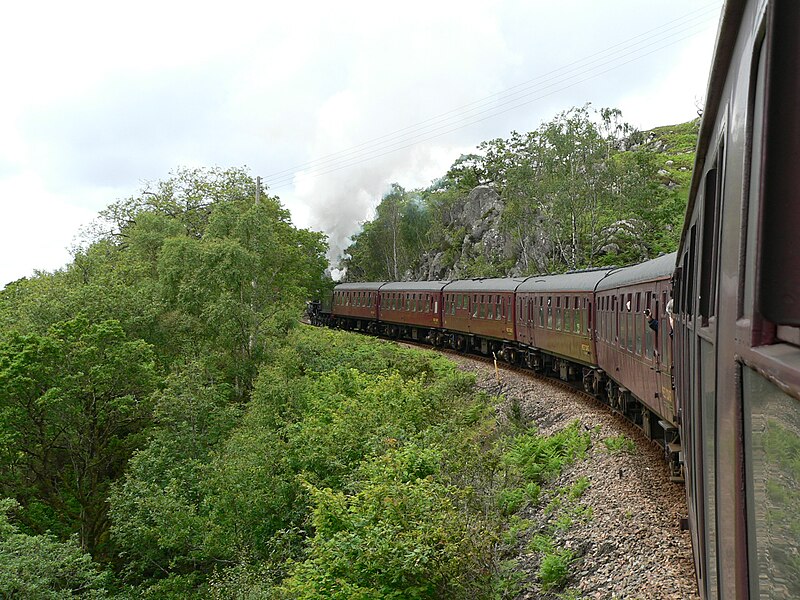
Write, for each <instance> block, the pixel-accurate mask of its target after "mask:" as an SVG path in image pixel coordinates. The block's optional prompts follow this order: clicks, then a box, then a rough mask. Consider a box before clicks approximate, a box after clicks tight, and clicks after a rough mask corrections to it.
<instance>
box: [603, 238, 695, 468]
mask: <svg viewBox="0 0 800 600" xmlns="http://www.w3.org/2000/svg"><path fill="white" fill-rule="evenodd" d="M675 258H676V254H675V253H672V254H667V255H664V256H661V257H659V258H656V259H654V260H650V261H647V262H644V263H642V264H639V265H635V266H632V267H625V268H622V269H616V270H614V271H612V272H611V273H609V274H608V276H607V277H606V278H605V279H603V280H602V281H600V282H599V283H598V285H597V288H596V291H595V302H596V320H597V324H596V327H595V331H596V338H597V339H596V345H597V365H598V367H599V371H598V374H599V375H600V376H601V380H602V381H604V382H605V386H606V395H607V397H608V401H609V403H610V404H611V406H612V407H613V408H614V409H616V410H618V411H620V412H622V413H623V414H625V415H627V416H628V417H629V418H630V419H631V420H633V421H634V423H636V424H637V425H639V426H640V427H641V428H642V430H643V431H644V433H645V435H647V437H648V438H650V439H653V440H656V441H657V442H659V443H660V444H661V445H662V447H664V448H665V450H669V451H670V452H671V458H672V464H673V466H674V469H675V472H674V473H673V475H674V476H675V477H676V478H677V477H679V474H680V469H679V467H678V466H677V465H678V460H679V457H678V453H679V452H680V446H678V445H677V443H675V441H674V440H675V439H676V438H677V433H678V430H677V422H678V417H677V414H678V413H677V407H676V405H675V399H674V396H673V391H672V338H671V336H670V332H671V330H672V326H671V324H670V319H669V315H668V314H667V304H668V303H669V300H670V298H671V288H672V273H673V271H674V270H675ZM647 313H649V314H650V317H649V318H648V316H647ZM652 319H655V322H654V326H655V327H656V328H657V329H656V330H654V329H653V327H651V326H650V325H649V321H651V320H652ZM605 376H607V377H605ZM670 444H671V445H670Z"/></svg>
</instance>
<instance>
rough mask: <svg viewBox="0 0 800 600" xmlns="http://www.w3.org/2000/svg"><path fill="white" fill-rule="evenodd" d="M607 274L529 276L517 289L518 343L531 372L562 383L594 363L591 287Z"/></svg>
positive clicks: (578, 374)
mask: <svg viewBox="0 0 800 600" xmlns="http://www.w3.org/2000/svg"><path fill="white" fill-rule="evenodd" d="M606 273H608V269H604V270H596V271H583V272H579V273H566V274H564V275H544V276H537V277H530V278H529V279H528V280H526V281H525V282H524V283H523V284H521V285H520V286H519V287H518V288H517V310H516V313H517V341H518V342H519V344H520V347H521V348H522V349H523V351H524V352H525V356H524V362H525V363H526V364H527V365H528V366H529V367H531V368H533V369H535V370H537V371H541V370H544V369H547V370H550V371H553V372H555V373H558V374H559V377H560V378H561V379H563V380H565V381H568V380H574V379H577V378H578V377H582V376H583V375H584V369H583V368H582V366H593V365H595V364H596V359H595V349H594V340H593V335H592V319H593V304H594V288H595V285H597V282H598V281H600V280H601V279H602V278H603V277H605V275H606Z"/></svg>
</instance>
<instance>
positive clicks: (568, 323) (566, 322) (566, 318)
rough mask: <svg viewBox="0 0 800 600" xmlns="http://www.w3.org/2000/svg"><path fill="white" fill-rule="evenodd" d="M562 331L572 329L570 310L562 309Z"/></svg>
mask: <svg viewBox="0 0 800 600" xmlns="http://www.w3.org/2000/svg"><path fill="white" fill-rule="evenodd" d="M564 331H572V310H570V309H569V308H565V309H564Z"/></svg>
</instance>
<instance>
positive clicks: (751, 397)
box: [742, 367, 800, 599]
mask: <svg viewBox="0 0 800 600" xmlns="http://www.w3.org/2000/svg"><path fill="white" fill-rule="evenodd" d="M743 384H744V385H743V390H742V391H743V394H744V413H745V440H746V442H745V448H746V454H745V461H746V463H747V464H746V467H745V473H746V487H747V506H748V507H749V515H748V527H747V530H748V533H749V535H750V544H748V545H749V546H751V547H753V548H754V549H755V554H754V560H753V562H755V563H756V564H753V565H751V568H752V573H753V574H754V576H753V577H751V579H750V580H751V582H752V585H753V586H754V587H756V588H757V589H756V590H754V592H753V593H752V594H751V597H752V598H770V599H772V598H800V566H799V565H798V558H797V536H798V531H800V500H798V494H797V490H798V487H800V461H799V460H798V456H800V403H798V401H797V400H796V399H794V398H792V397H790V396H788V395H787V394H786V393H784V392H783V391H782V390H781V389H780V388H778V386H776V385H775V384H774V383H772V382H770V381H768V380H766V379H764V378H763V377H762V376H761V375H759V374H758V373H756V372H755V371H753V370H751V369H749V368H747V367H744V368H743Z"/></svg>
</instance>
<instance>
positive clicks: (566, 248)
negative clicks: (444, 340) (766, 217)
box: [342, 107, 699, 281]
mask: <svg viewBox="0 0 800 600" xmlns="http://www.w3.org/2000/svg"><path fill="white" fill-rule="evenodd" d="M620 119H621V115H620V114H618V111H616V112H615V111H599V112H597V113H592V112H591V111H589V109H588V108H586V107H584V108H581V109H572V110H570V111H567V112H565V113H562V114H561V115H559V116H558V117H556V118H555V119H554V120H553V121H551V122H549V123H545V124H543V125H542V126H541V127H540V128H539V129H538V130H536V131H533V132H529V133H527V134H524V135H522V134H513V135H512V137H511V138H510V139H508V140H501V139H498V140H492V141H489V142H485V143H484V144H481V146H480V147H479V151H480V154H475V155H469V156H462V157H461V159H459V160H458V161H456V163H455V164H454V165H453V166H452V167H451V169H450V170H449V171H448V173H447V174H446V175H445V176H444V177H443V178H441V179H440V180H439V181H437V182H435V184H434V185H433V186H431V187H430V188H428V189H425V190H413V191H406V190H404V189H403V188H402V187H400V186H397V185H396V186H394V187H393V189H392V192H391V193H390V194H388V195H387V196H385V197H384V198H383V200H382V201H381V203H380V205H379V207H378V210H377V217H376V219H375V221H373V222H370V223H367V224H366V225H365V227H364V229H363V230H362V232H360V233H359V234H358V235H356V236H354V238H353V244H352V245H351V246H350V247H349V248H348V250H347V255H346V256H345V258H344V259H343V261H342V265H343V266H344V267H346V268H347V270H348V275H347V278H348V280H350V281H357V280H396V279H403V280H426V279H451V278H464V277H489V276H507V275H525V274H534V273H543V272H563V271H565V270H569V269H578V268H585V267H594V266H601V265H610V264H617V265H623V264H630V263H633V262H637V261H641V260H646V259H648V258H653V257H655V256H658V255H659V254H662V253H664V252H670V251H672V250H674V249H675V247H676V245H677V241H678V236H679V235H680V230H681V226H682V223H683V213H684V210H685V206H686V201H687V198H688V191H689V185H690V182H691V176H692V166H693V164H694V153H695V144H696V140H697V132H698V129H699V119H697V120H693V121H690V122H687V123H682V124H678V125H671V126H664V127H658V128H655V129H653V130H650V131H644V132H639V131H634V130H632V129H631V128H630V127H629V126H627V125H626V124H624V123H621V122H620Z"/></svg>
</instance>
